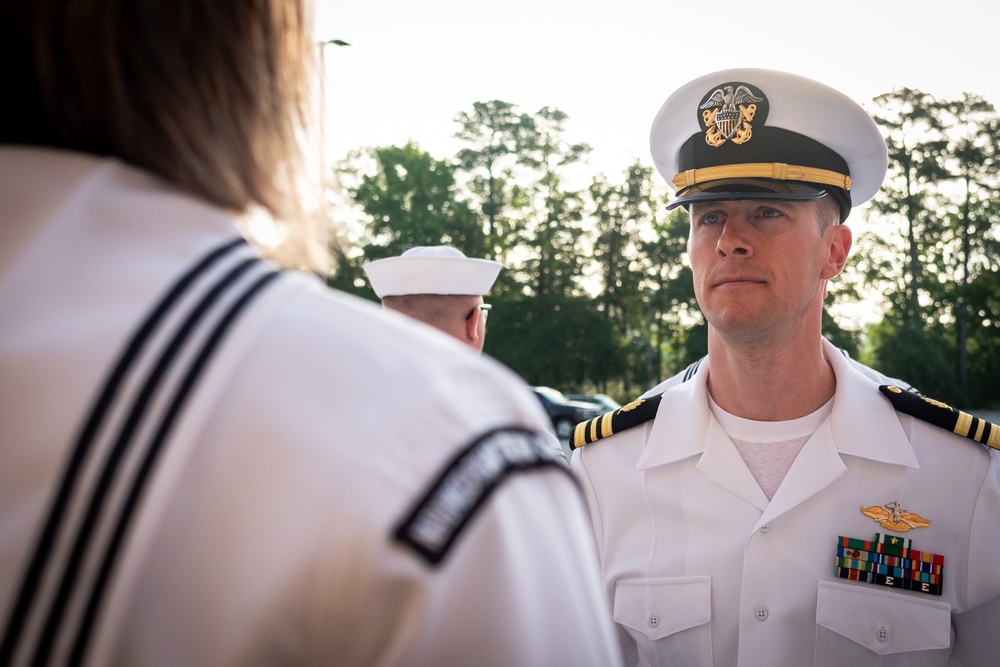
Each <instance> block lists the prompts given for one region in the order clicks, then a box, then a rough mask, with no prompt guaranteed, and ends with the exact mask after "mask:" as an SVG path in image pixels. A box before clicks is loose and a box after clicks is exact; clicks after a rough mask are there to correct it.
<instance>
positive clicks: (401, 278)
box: [364, 245, 502, 352]
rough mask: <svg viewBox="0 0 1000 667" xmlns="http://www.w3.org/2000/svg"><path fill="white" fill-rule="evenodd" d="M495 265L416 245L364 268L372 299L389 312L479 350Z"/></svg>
mask: <svg viewBox="0 0 1000 667" xmlns="http://www.w3.org/2000/svg"><path fill="white" fill-rule="evenodd" d="M501 266H502V265H501V264H500V262H496V261H494V260H491V259H479V258H477V257H466V256H465V255H464V254H463V253H462V251H461V250H459V249H457V248H452V247H451V246H444V245H441V246H417V247H415V248H410V249H409V250H407V251H405V252H404V253H403V254H401V255H399V256H397V257H385V258H383V259H377V260H375V261H373V262H368V263H367V264H365V267H364V268H365V274H367V276H368V281H369V282H370V283H371V286H372V289H373V290H374V291H375V295H376V296H378V298H379V299H380V300H381V301H382V306H383V307H384V308H386V309H388V310H394V311H396V312H400V313H403V314H404V315H408V316H409V317H412V318H413V319H415V320H419V321H421V322H424V323H425V324H429V325H431V326H432V327H434V328H436V329H439V330H441V331H443V332H444V333H446V334H448V335H449V336H451V337H452V338H454V339H455V340H458V341H461V342H463V343H465V344H466V345H468V346H469V347H471V348H472V349H474V350H476V351H477V352H482V351H483V345H484V344H485V343H486V319H487V317H488V315H489V311H490V304H488V303H483V295H484V294H486V293H487V292H489V291H490V288H491V287H493V283H494V282H496V279H497V275H498V274H499V273H500V269H501Z"/></svg>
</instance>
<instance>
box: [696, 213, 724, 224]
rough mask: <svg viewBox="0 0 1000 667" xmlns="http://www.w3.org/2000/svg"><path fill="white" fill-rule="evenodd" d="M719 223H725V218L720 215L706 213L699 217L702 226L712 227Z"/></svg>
mask: <svg viewBox="0 0 1000 667" xmlns="http://www.w3.org/2000/svg"><path fill="white" fill-rule="evenodd" d="M720 222H725V217H724V216H723V215H722V214H721V213H706V214H705V215H703V216H701V224H703V225H714V224H717V223H720Z"/></svg>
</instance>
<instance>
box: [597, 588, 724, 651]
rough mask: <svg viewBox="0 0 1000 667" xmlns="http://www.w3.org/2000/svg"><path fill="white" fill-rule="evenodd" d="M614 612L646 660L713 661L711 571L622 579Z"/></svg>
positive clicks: (617, 620)
mask: <svg viewBox="0 0 1000 667" xmlns="http://www.w3.org/2000/svg"><path fill="white" fill-rule="evenodd" d="M613 613H614V619H615V622H617V623H619V624H620V625H621V626H622V627H624V628H625V630H626V631H627V632H628V634H629V635H630V636H631V637H632V638H633V639H635V641H636V644H637V646H638V649H639V653H640V654H642V655H643V656H644V657H645V659H646V664H649V665H666V664H671V663H672V664H683V665H691V666H700V665H711V664H712V632H711V625H710V622H711V620H712V578H711V577H709V576H697V577H676V578H661V579H622V580H620V581H618V582H617V584H616V585H615V600H614V609H613Z"/></svg>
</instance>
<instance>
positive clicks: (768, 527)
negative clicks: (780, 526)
mask: <svg viewBox="0 0 1000 667" xmlns="http://www.w3.org/2000/svg"><path fill="white" fill-rule="evenodd" d="M769 530H771V524H769V523H765V524H764V525H763V526H761V527H760V532H762V533H766V532H767V531H769Z"/></svg>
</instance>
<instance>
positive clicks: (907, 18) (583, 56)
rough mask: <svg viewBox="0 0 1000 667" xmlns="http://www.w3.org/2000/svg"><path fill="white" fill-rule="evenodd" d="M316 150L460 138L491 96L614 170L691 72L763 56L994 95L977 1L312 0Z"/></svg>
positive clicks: (816, 75)
mask: <svg viewBox="0 0 1000 667" xmlns="http://www.w3.org/2000/svg"><path fill="white" fill-rule="evenodd" d="M314 12H315V33H316V39H317V41H318V42H324V41H328V40H334V39H337V40H342V41H345V42H348V43H349V44H350V46H336V45H328V46H325V47H323V49H322V51H323V58H322V62H323V74H322V79H323V87H324V90H325V99H326V104H325V108H326V113H325V123H324V132H323V134H324V136H325V137H326V140H325V143H324V145H325V152H326V160H327V161H334V160H339V159H341V158H343V157H345V156H346V155H347V153H348V152H349V151H351V150H355V149H359V148H364V147H374V146H385V145H402V144H405V143H406V142H407V141H411V140H412V141H414V142H416V143H417V144H418V145H419V146H420V147H421V148H422V149H423V150H425V151H427V152H429V153H430V154H431V155H432V156H433V157H435V158H438V159H448V158H451V157H452V156H453V155H454V154H455V152H456V151H457V150H458V148H459V147H460V143H459V142H458V141H457V140H455V139H454V138H453V135H454V133H455V132H456V130H457V129H458V126H457V125H456V123H455V122H454V117H455V116H456V115H457V114H458V113H460V112H462V111H469V110H471V108H472V105H473V103H475V102H484V101H489V100H502V101H505V102H509V103H511V104H514V105H516V106H517V108H518V110H519V111H521V112H525V113H534V112H536V111H538V110H539V109H540V108H542V107H545V106H548V107H555V108H558V109H560V110H562V111H563V112H565V113H566V114H568V116H569V121H568V123H567V125H566V133H565V137H564V138H565V139H566V140H567V141H570V142H574V143H575V142H584V143H587V144H590V145H591V146H592V148H593V151H592V153H591V155H590V158H589V165H588V169H589V170H591V172H592V173H603V174H605V175H606V176H608V177H609V178H611V179H612V180H619V179H620V177H621V175H622V173H623V172H624V170H625V168H626V167H627V166H628V165H629V164H631V163H632V162H634V161H635V160H636V159H639V160H640V161H642V162H643V163H644V164H648V165H652V160H651V159H650V157H649V127H650V123H651V122H652V119H653V117H654V116H655V115H656V112H657V111H658V110H659V108H660V105H661V104H662V103H663V101H664V100H666V98H667V97H668V96H669V94H670V93H671V92H672V91H673V90H674V89H675V88H677V87H679V86H680V85H682V84H684V83H686V82H687V81H689V80H691V79H694V78H697V77H699V76H701V75H703V74H708V73H711V72H714V71H718V70H722V69H728V68H731V67H764V68H771V69H780V70H785V71H788V72H793V73H796V74H800V75H804V76H808V77H810V78H813V79H817V80H819V81H822V82H823V83H826V84H828V85H830V86H832V87H834V88H837V89H839V90H841V91H843V92H844V93H846V94H847V95H848V96H850V97H852V98H854V99H855V100H856V101H857V102H859V103H861V104H862V105H864V106H866V107H870V102H871V99H872V98H873V97H875V96H877V95H880V94H882V93H887V92H890V91H892V90H894V89H897V88H902V87H908V88H915V89H919V90H921V91H923V92H925V93H929V94H931V95H934V96H936V97H939V98H945V99H956V98H959V97H961V95H962V94H963V93H965V92H968V93H973V94H976V95H979V96H981V97H984V98H985V99H987V100H988V101H990V102H992V103H993V104H994V105H997V106H1000V75H998V74H997V72H996V69H995V64H996V62H997V59H998V57H997V51H996V48H997V47H996V35H995V32H996V28H995V26H996V19H997V18H1000V9H997V8H996V7H995V6H993V5H992V4H991V3H989V2H986V1H985V0H951V1H950V2H947V3H940V2H936V3H931V2H927V1H926V0H912V1H911V2H905V3H904V2H898V1H895V0H893V1H891V2H889V1H883V0H868V1H867V2H859V1H856V0H840V2H833V3H814V2H809V1H808V0H798V1H797V2H795V1H792V0H774V1H772V2H768V1H767V0H756V1H752V2H734V1H732V0H715V1H714V2H702V3H679V2H677V1H676V0H659V1H653V0H603V1H601V2H597V1H596V0H590V1H588V0H573V1H572V2H569V1H567V2H561V1H556V0H499V1H496V2H486V1H483V0H425V1H424V2H419V1H414V0H406V1H404V0H354V1H352V2H349V1H348V0H315V5H314Z"/></svg>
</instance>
